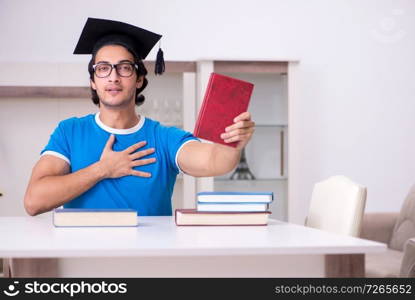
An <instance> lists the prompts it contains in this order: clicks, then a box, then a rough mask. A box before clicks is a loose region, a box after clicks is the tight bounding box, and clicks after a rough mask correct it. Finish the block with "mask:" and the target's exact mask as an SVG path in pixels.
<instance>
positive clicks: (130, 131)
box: [95, 112, 145, 134]
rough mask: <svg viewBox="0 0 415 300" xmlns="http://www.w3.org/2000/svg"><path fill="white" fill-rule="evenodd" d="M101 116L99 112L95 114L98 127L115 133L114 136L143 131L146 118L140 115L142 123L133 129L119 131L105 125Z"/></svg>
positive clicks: (139, 122)
mask: <svg viewBox="0 0 415 300" xmlns="http://www.w3.org/2000/svg"><path fill="white" fill-rule="evenodd" d="M99 114H100V113H99V112H97V113H96V114H95V122H96V123H97V125H98V126H99V127H101V128H102V129H103V130H105V131H107V132H109V133H113V134H130V133H134V132H137V131H139V130H140V129H141V127H143V125H144V121H145V117H144V116H143V115H141V114H140V121H138V123H137V125H135V126H133V127H131V128H126V129H117V128H112V127H109V126H107V125H105V124H104V123H102V121H101V119H100V118H99Z"/></svg>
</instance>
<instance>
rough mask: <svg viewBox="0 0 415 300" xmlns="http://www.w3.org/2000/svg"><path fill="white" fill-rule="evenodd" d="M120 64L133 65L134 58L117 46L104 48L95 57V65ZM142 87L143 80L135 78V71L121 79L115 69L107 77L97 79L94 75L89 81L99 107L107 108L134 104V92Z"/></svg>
mask: <svg viewBox="0 0 415 300" xmlns="http://www.w3.org/2000/svg"><path fill="white" fill-rule="evenodd" d="M120 62H132V63H134V57H133V55H132V54H131V53H130V52H129V51H128V50H127V49H125V48H124V47H122V46H118V45H108V46H104V47H102V48H101V49H99V50H98V52H97V54H96V56H95V64H99V63H110V64H118V63H120ZM142 85H143V78H142V76H141V77H140V78H137V73H136V71H134V72H133V75H131V76H130V77H121V76H120V75H118V74H117V72H116V70H115V68H114V69H113V70H112V71H111V74H110V75H109V76H108V77H104V78H99V77H97V76H96V74H94V81H92V80H91V87H92V88H93V89H94V90H96V91H97V94H98V97H99V102H100V105H104V106H106V107H109V108H110V107H112V108H123V107H127V106H129V105H131V103H135V91H136V89H137V88H140V87H141V86H142ZM133 105H134V104H133Z"/></svg>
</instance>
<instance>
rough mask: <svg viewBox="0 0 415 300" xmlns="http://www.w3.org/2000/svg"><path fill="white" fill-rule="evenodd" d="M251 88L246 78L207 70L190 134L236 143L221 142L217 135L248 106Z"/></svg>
mask: <svg viewBox="0 0 415 300" xmlns="http://www.w3.org/2000/svg"><path fill="white" fill-rule="evenodd" d="M253 89H254V85H253V84H252V83H250V82H247V81H243V80H240V79H236V78H233V77H229V76H225V75H221V74H217V73H212V74H210V78H209V82H208V85H207V88H206V92H205V96H204V99H203V103H202V106H201V108H200V112H199V116H198V118H197V121H196V125H195V130H194V132H193V134H194V135H195V136H197V137H199V138H201V139H205V140H209V141H212V142H214V143H219V144H223V145H228V146H232V147H236V146H237V144H238V142H232V143H225V141H224V140H223V139H222V138H221V137H220V135H221V134H222V133H224V132H225V128H226V127H228V126H230V125H232V124H233V123H234V122H233V119H234V118H235V117H237V116H238V115H240V114H241V113H243V112H245V111H247V110H248V105H249V100H250V99H251V95H252V90H253Z"/></svg>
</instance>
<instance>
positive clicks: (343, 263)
mask: <svg viewBox="0 0 415 300" xmlns="http://www.w3.org/2000/svg"><path fill="white" fill-rule="evenodd" d="M325 269H326V277H364V276H365V255H364V254H329V255H326V257H325Z"/></svg>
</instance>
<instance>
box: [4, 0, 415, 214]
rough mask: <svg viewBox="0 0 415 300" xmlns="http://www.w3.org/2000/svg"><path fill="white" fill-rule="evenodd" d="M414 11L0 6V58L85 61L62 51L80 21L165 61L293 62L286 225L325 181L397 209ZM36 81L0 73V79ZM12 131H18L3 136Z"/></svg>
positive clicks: (357, 6)
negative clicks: (121, 32)
mask: <svg viewBox="0 0 415 300" xmlns="http://www.w3.org/2000/svg"><path fill="white" fill-rule="evenodd" d="M414 15H415V2H414V1H412V0H389V1H387V0H367V1H362V0H360V1H359V0H347V1H346V0H343V1H340V0H337V1H333V0H314V1H307V0H303V1H301V0H294V1H288V0H286V1H282V0H281V1H277V0H273V1H264V0H257V1H241V0H232V1H218V0H210V1H184V0H183V1H162V0H153V1H136V0H135V1H120V2H114V1H103V0H99V1H81V0H77V1H52V0H43V1H16V0H0V34H1V35H0V45H1V46H0V63H23V62H32V63H33V62H40V63H42V62H48V63H70V62H86V61H87V57H84V56H74V55H72V54H71V53H72V51H73V49H74V46H75V43H76V41H77V38H78V36H79V33H80V31H81V29H82V27H83V24H84V22H85V20H86V18H87V17H88V16H91V17H102V18H113V19H118V20H122V21H125V22H131V23H133V24H136V25H139V26H142V27H145V28H148V29H151V30H153V31H155V32H158V33H162V34H163V35H164V36H163V39H162V48H163V50H164V51H165V56H166V59H168V60H193V59H198V58H201V57H214V58H234V59H235V58H240V59H245V58H257V59H262V58H263V59H285V58H294V59H299V60H300V65H299V67H298V69H297V70H296V78H295V83H296V85H297V90H296V92H295V97H293V99H292V103H290V104H289V108H290V109H291V110H290V112H289V114H290V116H291V118H290V130H291V137H292V140H291V148H292V149H291V157H290V162H291V166H290V176H291V177H290V179H291V183H290V184H291V186H292V187H293V188H292V190H291V191H290V192H291V193H290V197H291V199H292V200H293V203H294V206H293V207H292V209H293V214H292V220H294V221H301V220H303V218H304V216H305V215H306V213H307V208H308V201H309V196H310V193H311V190H312V186H313V184H314V183H315V182H316V181H319V180H321V179H324V178H326V177H327V176H330V175H334V174H344V175H347V176H349V177H351V178H352V179H354V180H355V181H357V182H359V183H361V184H364V185H366V186H367V187H368V202H367V210H369V211H374V210H377V211H387V210H398V209H399V207H400V205H401V204H402V201H403V198H404V196H405V195H406V193H407V191H408V189H409V187H410V185H411V184H412V183H414V176H413V174H414V173H415V172H414V171H415V156H414V155H413V148H414V146H415V142H414V141H415V133H414V132H415V131H414V130H413V127H414V118H413V116H414V113H415V102H414V101H413V98H414V96H413V95H414V94H415V85H414V83H413V80H414V78H415V55H414V53H415V36H414V34H415V16H414ZM155 51H156V49H155V50H153V51H152V53H151V54H150V55H149V58H150V59H154V57H155ZM31 76H33V77H31ZM35 76H36V74H24V76H23V77H22V78H23V79H24V80H21V79H20V76H19V74H15V73H13V72H11V73H10V74H2V75H1V79H0V80H1V81H0V84H2V85H9V84H10V82H13V83H14V84H16V85H18V84H23V85H24V84H27V83H28V82H31V81H35V80H34V78H35ZM16 105H18V104H16ZM16 108H17V107H14V111H16V110H15V109H16ZM4 109H8V105H3V104H1V102H0V110H4ZM39 113H41V112H39ZM25 114H28V113H27V112H22V115H25ZM12 130H24V128H17V129H16V128H11V126H10V128H7V130H5V129H2V130H1V133H2V135H3V134H6V135H8V134H11V133H12ZM1 147H2V145H1V143H0V149H1ZM2 159H4V158H2ZM5 163H6V162H5V161H0V169H2V168H3V166H4V165H5ZM2 180H4V178H2ZM6 180H7V178H6ZM0 185H1V182H0ZM0 199H1V198H0Z"/></svg>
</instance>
